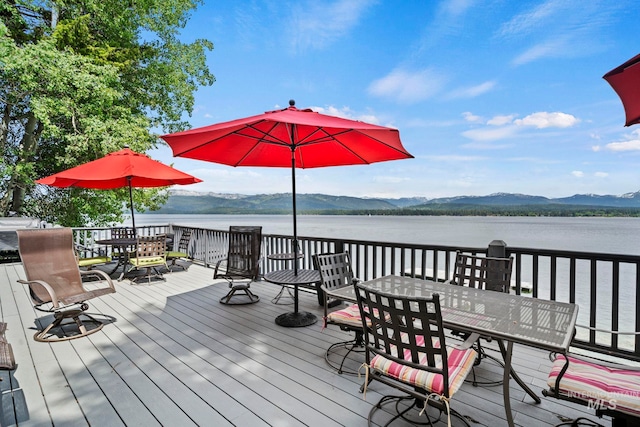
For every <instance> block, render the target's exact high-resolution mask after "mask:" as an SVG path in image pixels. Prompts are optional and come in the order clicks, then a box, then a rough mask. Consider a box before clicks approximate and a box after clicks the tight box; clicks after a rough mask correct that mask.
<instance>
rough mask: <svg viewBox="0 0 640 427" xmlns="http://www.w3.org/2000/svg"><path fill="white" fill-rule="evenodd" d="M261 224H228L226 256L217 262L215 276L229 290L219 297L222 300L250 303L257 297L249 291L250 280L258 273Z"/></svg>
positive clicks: (256, 278) (231, 302)
mask: <svg viewBox="0 0 640 427" xmlns="http://www.w3.org/2000/svg"><path fill="white" fill-rule="evenodd" d="M261 248H262V227H261V226H239V225H232V226H230V227H229V249H228V251H227V256H226V258H225V259H222V260H220V261H218V262H217V263H216V267H215V270H214V272H213V278H214V279H224V280H226V281H227V282H228V283H229V288H230V289H229V292H228V293H227V294H226V295H225V296H223V297H222V298H220V302H221V303H222V304H253V303H255V302H258V301H259V300H260V297H259V296H257V295H255V294H254V293H253V292H251V289H250V286H251V283H252V282H254V281H256V280H258V278H259V274H260V250H261Z"/></svg>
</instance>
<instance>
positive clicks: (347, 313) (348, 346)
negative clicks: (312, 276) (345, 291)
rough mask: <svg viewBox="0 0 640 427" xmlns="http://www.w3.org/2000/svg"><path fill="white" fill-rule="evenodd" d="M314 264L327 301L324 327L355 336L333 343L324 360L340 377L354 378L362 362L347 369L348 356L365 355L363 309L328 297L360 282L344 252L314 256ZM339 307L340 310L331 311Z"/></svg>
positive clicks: (324, 298)
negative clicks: (361, 310)
mask: <svg viewBox="0 0 640 427" xmlns="http://www.w3.org/2000/svg"><path fill="white" fill-rule="evenodd" d="M313 264H314V266H315V268H316V270H318V271H319V272H320V292H321V293H322V295H323V300H324V304H323V305H324V316H323V320H324V323H323V328H324V327H326V326H327V325H336V326H338V327H339V328H340V329H341V330H343V331H346V332H350V333H354V334H355V335H354V338H353V339H351V340H348V341H341V342H337V343H334V344H331V346H330V347H329V348H328V349H327V351H326V352H325V355H324V358H325V360H326V361H327V363H328V364H329V366H331V367H332V368H334V369H336V370H337V371H338V373H339V374H342V373H346V374H354V375H355V374H357V373H358V367H360V365H361V364H362V360H360V361H358V362H357V363H356V365H357V366H355V367H352V368H349V367H345V363H346V362H348V361H349V355H350V354H351V353H352V352H358V353H362V352H364V338H363V330H362V319H361V318H360V310H359V309H358V304H349V305H347V306H345V305H344V302H343V301H341V300H337V299H335V298H333V297H331V296H330V295H329V293H330V292H331V291H333V290H337V289H340V288H344V287H351V286H353V285H354V283H357V282H358V279H356V278H354V277H353V272H352V270H351V261H350V258H349V254H348V253H347V252H343V253H337V254H320V255H314V256H313ZM336 306H338V307H340V308H338V309H334V310H331V309H332V308H333V307H336ZM334 354H337V355H338V357H339V360H338V361H335V360H333V359H332V356H333V355H334Z"/></svg>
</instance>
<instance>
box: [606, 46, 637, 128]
mask: <svg viewBox="0 0 640 427" xmlns="http://www.w3.org/2000/svg"><path fill="white" fill-rule="evenodd" d="M602 78H603V79H605V80H606V81H607V82H608V83H609V84H610V85H611V87H612V88H613V90H615V91H616V93H617V94H618V96H619V97H620V100H621V101H622V105H623V106H624V112H625V115H626V122H625V126H631V125H634V124H637V123H640V54H638V55H636V56H634V57H633V58H631V59H630V60H628V61H627V62H625V63H624V64H622V65H620V66H619V67H616V68H614V69H613V70H611V71H609V72H608V73H607V74H605V75H604V76H603V77H602Z"/></svg>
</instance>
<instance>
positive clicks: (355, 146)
mask: <svg viewBox="0 0 640 427" xmlns="http://www.w3.org/2000/svg"><path fill="white" fill-rule="evenodd" d="M161 138H162V139H164V140H165V141H166V142H167V143H168V144H169V146H171V149H172V150H173V155H174V156H178V157H188V158H191V159H197V160H205V161H209V162H215V163H222V164H225V165H230V166H265V167H290V168H291V181H292V200H293V250H294V252H295V253H297V252H298V231H297V222H296V176H295V169H296V168H318V167H324V166H342V165H360V164H369V163H376V162H382V161H387V160H398V159H407V158H412V157H413V156H412V155H411V154H409V153H408V152H407V150H405V148H404V147H403V146H402V142H401V141H400V133H399V132H398V130H397V129H392V128H388V127H383V126H378V125H373V124H368V123H364V122H360V121H355V120H348V119H343V118H340V117H334V116H328V115H324V114H320V113H317V112H314V111H313V110H311V109H304V110H299V109H297V108H296V107H295V102H294V101H293V100H292V101H289V107H288V108H285V109H283V110H276V111H267V112H266V113H264V114H258V115H256V116H251V117H247V118H243V119H238V120H232V121H229V122H224V123H218V124H214V125H211V126H205V127H201V128H197V129H191V130H187V131H184V132H177V133H173V134H168V135H163V136H161ZM294 265H295V270H296V271H297V263H294Z"/></svg>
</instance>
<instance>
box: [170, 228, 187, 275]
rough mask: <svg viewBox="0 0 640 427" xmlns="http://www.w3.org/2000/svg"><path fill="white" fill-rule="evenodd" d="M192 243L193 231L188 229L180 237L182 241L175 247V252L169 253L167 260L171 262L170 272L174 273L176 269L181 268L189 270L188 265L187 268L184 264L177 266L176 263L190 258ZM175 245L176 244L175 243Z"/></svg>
mask: <svg viewBox="0 0 640 427" xmlns="http://www.w3.org/2000/svg"><path fill="white" fill-rule="evenodd" d="M190 242H191V230H190V229H187V230H184V231H183V232H182V235H180V241H179V242H178V246H177V247H174V250H172V251H168V252H167V260H171V264H170V265H169V270H170V271H173V268H174V267H180V268H182V269H183V270H186V269H187V268H188V265H187V266H185V265H183V264H176V261H177V260H179V259H180V258H189V253H188V250H189V243H190ZM174 245H175V243H174Z"/></svg>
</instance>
